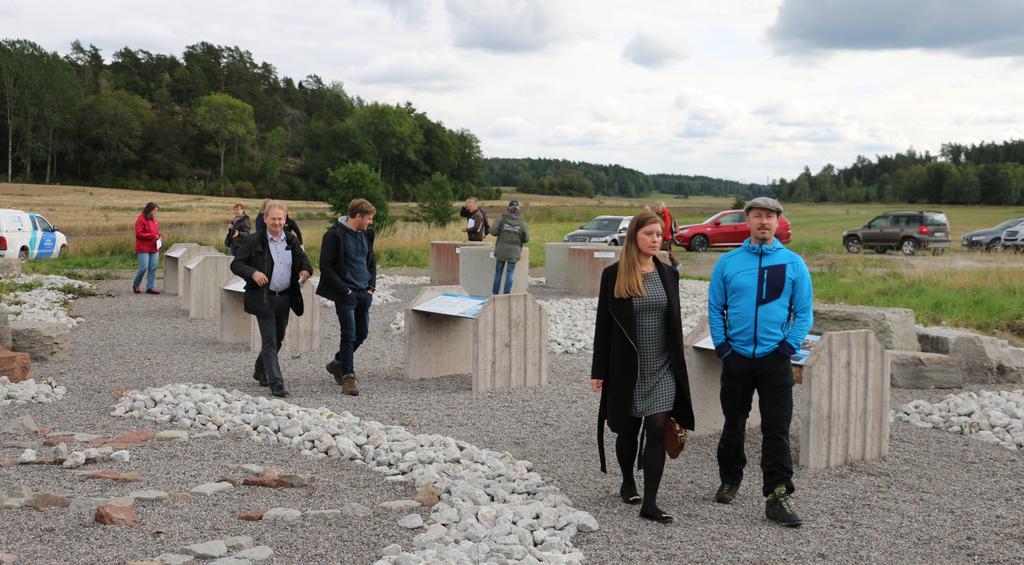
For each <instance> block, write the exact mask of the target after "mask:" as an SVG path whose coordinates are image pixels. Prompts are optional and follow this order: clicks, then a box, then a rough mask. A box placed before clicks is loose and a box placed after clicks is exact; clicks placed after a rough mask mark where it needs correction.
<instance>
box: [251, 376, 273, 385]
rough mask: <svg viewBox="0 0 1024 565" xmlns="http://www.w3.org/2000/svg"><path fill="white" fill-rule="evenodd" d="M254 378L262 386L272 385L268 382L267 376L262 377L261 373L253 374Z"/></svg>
mask: <svg viewBox="0 0 1024 565" xmlns="http://www.w3.org/2000/svg"><path fill="white" fill-rule="evenodd" d="M252 378H253V379H254V380H255V381H256V382H258V383H259V384H260V386H270V383H269V382H267V376H266V375H261V374H259V373H253V374H252Z"/></svg>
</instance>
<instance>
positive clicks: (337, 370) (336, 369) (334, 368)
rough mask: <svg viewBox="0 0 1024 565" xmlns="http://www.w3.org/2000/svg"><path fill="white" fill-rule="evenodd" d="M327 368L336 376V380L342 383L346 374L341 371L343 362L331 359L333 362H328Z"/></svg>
mask: <svg viewBox="0 0 1024 565" xmlns="http://www.w3.org/2000/svg"><path fill="white" fill-rule="evenodd" d="M326 368H327V372H328V373H330V374H331V376H333V377H334V382H336V383H338V384H341V380H342V378H344V377H345V374H344V373H342V372H341V363H338V362H337V361H335V360H334V359H331V362H330V363H328V364H327V367H326Z"/></svg>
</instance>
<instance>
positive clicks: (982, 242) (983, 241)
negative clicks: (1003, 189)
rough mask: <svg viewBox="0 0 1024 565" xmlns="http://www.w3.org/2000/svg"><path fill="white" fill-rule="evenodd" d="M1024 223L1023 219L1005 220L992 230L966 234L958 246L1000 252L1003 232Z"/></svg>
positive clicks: (986, 229)
mask: <svg viewBox="0 0 1024 565" xmlns="http://www.w3.org/2000/svg"><path fill="white" fill-rule="evenodd" d="M1021 222H1024V218H1014V219H1012V220H1006V221H1005V222H1002V223H1001V224H999V225H998V226H996V227H994V228H985V229H981V230H974V231H971V232H967V233H965V234H964V235H963V237H961V238H960V245H962V246H963V247H966V248H967V249H978V250H982V251H1002V250H1003V232H1004V231H1006V230H1008V229H1010V228H1012V227H1014V226H1016V225H1017V224H1019V223H1021Z"/></svg>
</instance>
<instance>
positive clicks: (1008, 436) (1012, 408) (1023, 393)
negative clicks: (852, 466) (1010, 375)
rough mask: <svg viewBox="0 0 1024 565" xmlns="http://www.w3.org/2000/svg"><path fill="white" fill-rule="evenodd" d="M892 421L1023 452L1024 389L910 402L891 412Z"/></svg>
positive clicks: (970, 393) (966, 393)
mask: <svg viewBox="0 0 1024 565" xmlns="http://www.w3.org/2000/svg"><path fill="white" fill-rule="evenodd" d="M893 419H894V420H896V421H897V422H907V423H908V424H911V425H913V426H917V427H919V428H938V429H942V430H946V431H947V432H952V433H955V434H963V435H967V436H972V437H974V438H975V439H979V440H981V441H984V442H986V443H992V444H996V445H999V446H1000V447H1004V448H1006V449H1010V450H1017V449H1024V390H1015V391H1001V392H988V391H981V392H979V393H974V392H961V393H958V394H949V395H946V397H945V398H943V399H942V400H940V401H939V402H936V403H934V404H932V403H930V402H927V401H924V400H914V401H912V402H909V403H907V404H904V405H903V406H902V407H901V408H900V409H899V410H897V411H895V412H894V414H893Z"/></svg>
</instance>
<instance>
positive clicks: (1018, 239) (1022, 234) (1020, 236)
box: [1002, 222, 1024, 253]
mask: <svg viewBox="0 0 1024 565" xmlns="http://www.w3.org/2000/svg"><path fill="white" fill-rule="evenodd" d="M1002 239H1003V248H1004V249H1006V250H1008V251H1016V252H1017V253H1020V252H1022V251H1024V222H1021V223H1019V224H1017V225H1015V226H1013V227H1012V228H1010V229H1008V230H1006V231H1004V232H1003V237H1002Z"/></svg>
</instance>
